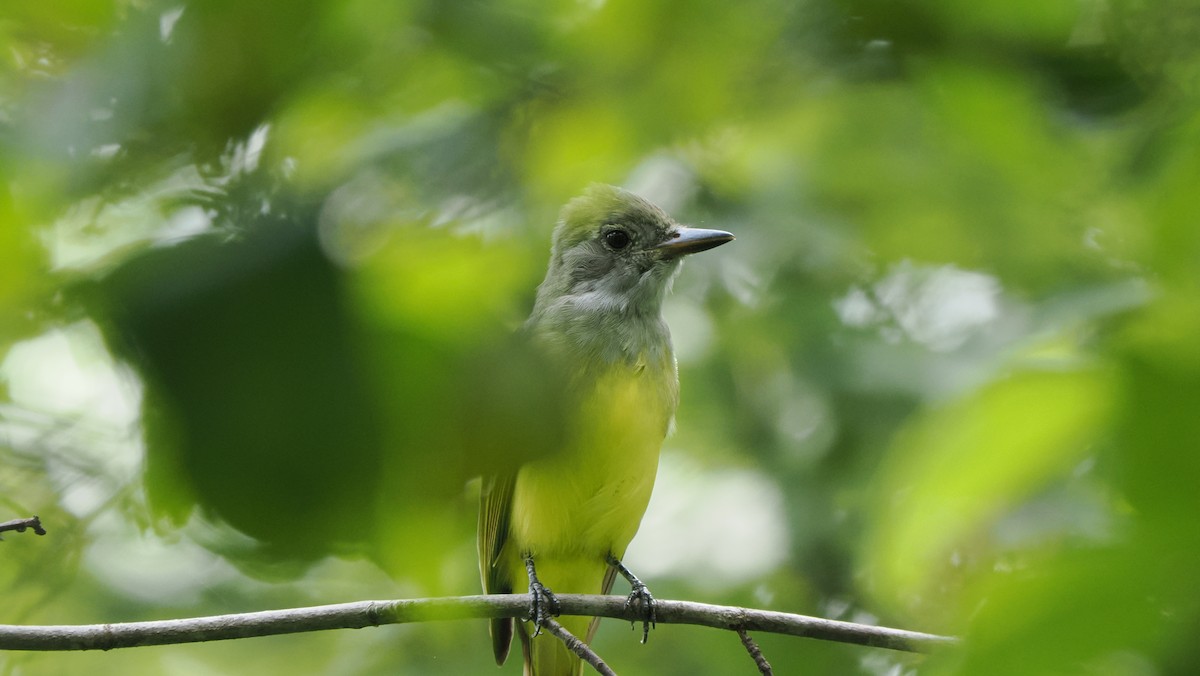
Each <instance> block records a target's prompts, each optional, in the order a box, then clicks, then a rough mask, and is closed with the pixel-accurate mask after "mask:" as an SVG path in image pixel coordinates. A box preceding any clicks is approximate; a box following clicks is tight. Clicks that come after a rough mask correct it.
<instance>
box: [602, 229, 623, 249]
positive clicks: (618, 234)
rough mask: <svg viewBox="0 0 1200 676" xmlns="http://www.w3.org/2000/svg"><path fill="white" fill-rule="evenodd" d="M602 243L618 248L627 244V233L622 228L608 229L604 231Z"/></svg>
mask: <svg viewBox="0 0 1200 676" xmlns="http://www.w3.org/2000/svg"><path fill="white" fill-rule="evenodd" d="M604 243H605V244H607V245H609V246H610V247H612V248H614V249H617V250H620V249H624V248H625V247H627V246H629V233H627V232H625V231H624V230H609V231H608V232H606V233H604Z"/></svg>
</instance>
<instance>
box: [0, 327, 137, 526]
mask: <svg viewBox="0 0 1200 676" xmlns="http://www.w3.org/2000/svg"><path fill="white" fill-rule="evenodd" d="M0 381H2V382H4V383H5V384H6V386H7V389H8V394H9V398H10V400H11V401H12V404H13V409H14V410H13V411H12V412H6V414H5V416H4V420H3V423H4V425H3V429H2V431H3V432H4V434H5V436H6V438H7V442H8V443H9V444H10V445H11V446H12V447H13V448H14V449H15V450H17V451H18V452H27V453H31V454H37V455H38V456H39V457H41V458H42V460H43V462H44V463H45V467H46V475H47V476H48V477H49V478H50V480H51V481H52V482H53V483H54V485H55V486H56V488H57V489H58V493H59V495H60V496H61V501H62V504H63V506H64V507H65V508H67V509H68V510H69V511H71V512H72V513H73V514H76V515H80V516H82V515H86V514H89V513H91V512H92V511H93V510H95V509H97V508H99V507H100V506H101V505H103V504H104V503H105V502H106V501H107V500H108V499H109V498H111V497H112V496H113V495H114V494H115V493H116V492H117V491H119V490H121V489H122V488H123V487H124V486H126V485H128V483H129V482H130V481H133V480H134V479H136V478H137V477H138V476H139V473H140V472H141V468H142V458H143V457H144V451H145V449H144V446H143V442H142V438H141V429H140V426H139V420H140V409H141V401H142V387H141V383H140V381H138V379H137V377H136V376H135V375H134V374H133V373H132V372H131V371H129V370H128V369H127V368H125V367H123V366H121V365H119V364H117V363H116V362H115V361H114V360H113V358H112V356H111V355H110V354H109V353H108V350H107V349H106V347H105V345H104V341H103V339H102V338H101V336H100V331H99V329H97V328H96V326H95V325H94V324H92V323H91V322H78V323H76V324H72V325H70V326H66V327H62V328H57V329H53V330H51V331H48V332H47V333H45V334H43V335H41V336H39V337H37V338H33V339H31V340H26V341H23V342H20V343H17V344H16V345H14V346H13V347H12V348H11V349H10V350H9V352H8V354H7V355H6V356H5V358H4V360H3V361H2V362H0Z"/></svg>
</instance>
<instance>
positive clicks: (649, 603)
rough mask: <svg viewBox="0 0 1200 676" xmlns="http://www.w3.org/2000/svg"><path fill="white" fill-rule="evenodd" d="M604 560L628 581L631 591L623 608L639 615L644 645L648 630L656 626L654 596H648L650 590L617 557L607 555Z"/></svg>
mask: <svg viewBox="0 0 1200 676" xmlns="http://www.w3.org/2000/svg"><path fill="white" fill-rule="evenodd" d="M606 560H607V561H608V565H610V566H612V567H613V568H616V569H617V572H618V573H620V574H621V577H623V578H625V579H626V580H629V586H630V587H632V588H633V591H631V592H629V598H627V599H625V607H626V608H627V609H628V608H632V609H635V610H637V611H639V612H640V613H641V615H642V643H645V642H646V639H648V638H650V628H651V627H657V626H658V625H657V624H656V622H655V620H656V619H657V617H656V615H655V610H654V596H652V595H651V594H650V589H649V588H648V587H646V585H645V584H644V583H643V582H642V581H641V580H639V579H637V576H636V575H634V574H633V573H631V572H629V569H628V568H626V567H625V564H623V563H621V562H620V561H619V560H618V559H617V557H615V556H613V555H612V554H609V555H608V558H607V559H606ZM629 626H630V627H631V628H632V627H633V626H634V623H633V621H630V622H629Z"/></svg>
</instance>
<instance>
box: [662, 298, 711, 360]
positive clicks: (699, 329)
mask: <svg viewBox="0 0 1200 676" xmlns="http://www.w3.org/2000/svg"><path fill="white" fill-rule="evenodd" d="M663 316H665V317H666V318H667V325H668V326H670V327H671V342H672V343H673V344H674V346H675V357H676V358H677V359H678V360H679V363H680V364H690V363H693V362H698V361H702V360H703V359H704V357H705V356H707V355H708V353H709V352H711V351H712V341H713V323H712V320H711V319H709V316H708V313H707V312H705V311H704V308H702V307H700V305H699V304H697V303H695V302H693V301H691V300H688V299H686V298H682V297H675V298H671V299H668V300H667V302H666V304H665V305H664V306H663Z"/></svg>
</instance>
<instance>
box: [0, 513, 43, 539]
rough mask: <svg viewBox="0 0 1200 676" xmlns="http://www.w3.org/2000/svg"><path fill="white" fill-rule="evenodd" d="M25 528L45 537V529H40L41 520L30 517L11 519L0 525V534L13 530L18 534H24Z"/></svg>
mask: <svg viewBox="0 0 1200 676" xmlns="http://www.w3.org/2000/svg"><path fill="white" fill-rule="evenodd" d="M26 528H32V529H33V532H34V533H37V534H38V535H45V534H46V529H45V528H42V520H41V519H39V518H37V517H36V516H31V517H29V518H28V519H13V520H12V521H5V522H4V523H0V533H3V532H4V531H6V530H15V531H17V532H18V533H24V532H25V529H26Z"/></svg>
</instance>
